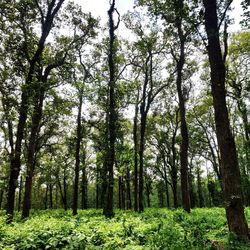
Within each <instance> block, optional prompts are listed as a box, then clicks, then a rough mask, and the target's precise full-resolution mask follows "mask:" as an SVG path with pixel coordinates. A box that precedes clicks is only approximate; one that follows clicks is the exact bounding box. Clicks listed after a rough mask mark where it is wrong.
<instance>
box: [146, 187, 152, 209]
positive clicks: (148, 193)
mask: <svg viewBox="0 0 250 250" xmlns="http://www.w3.org/2000/svg"><path fill="white" fill-rule="evenodd" d="M146 192H147V203H148V207H151V203H150V193H151V188H150V183H146Z"/></svg>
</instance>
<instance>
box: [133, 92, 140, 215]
mask: <svg viewBox="0 0 250 250" xmlns="http://www.w3.org/2000/svg"><path fill="white" fill-rule="evenodd" d="M138 102H139V88H138V90H137V96H136V104H135V116H134V126H133V140H134V210H135V211H138V136H137V135H138V111H139V106H138Z"/></svg>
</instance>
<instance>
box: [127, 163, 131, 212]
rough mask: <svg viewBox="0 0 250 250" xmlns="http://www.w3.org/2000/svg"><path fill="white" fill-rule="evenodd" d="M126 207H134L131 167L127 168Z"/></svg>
mask: <svg viewBox="0 0 250 250" xmlns="http://www.w3.org/2000/svg"><path fill="white" fill-rule="evenodd" d="M126 208H127V209H131V208H132V202H131V193H130V172H129V167H128V166H127V168H126Z"/></svg>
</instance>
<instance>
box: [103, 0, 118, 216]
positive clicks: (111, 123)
mask: <svg viewBox="0 0 250 250" xmlns="http://www.w3.org/2000/svg"><path fill="white" fill-rule="evenodd" d="M114 12H117V10H116V8H115V0H113V1H112V2H111V5H110V9H109V10H108V16H109V54H108V65H109V84H108V87H109V98H108V99H109V106H108V140H109V145H108V152H107V156H108V159H107V189H106V202H105V206H104V209H103V214H104V215H105V216H106V218H111V217H113V216H114V211H113V189H114V164H115V141H116V119H117V114H116V100H115V83H116V74H117V69H116V60H115V57H116V45H115V41H116V39H117V38H116V36H115V30H116V29H117V28H118V25H119V19H118V23H117V25H115V24H114V18H113V14H114Z"/></svg>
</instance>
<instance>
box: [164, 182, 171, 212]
mask: <svg viewBox="0 0 250 250" xmlns="http://www.w3.org/2000/svg"><path fill="white" fill-rule="evenodd" d="M165 192H166V201H167V204H166V205H167V207H170V201H169V193H168V182H167V180H165Z"/></svg>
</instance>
